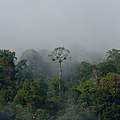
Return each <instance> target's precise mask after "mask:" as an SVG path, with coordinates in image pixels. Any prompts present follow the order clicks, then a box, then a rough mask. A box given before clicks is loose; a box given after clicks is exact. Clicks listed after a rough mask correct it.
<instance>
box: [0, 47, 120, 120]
mask: <svg viewBox="0 0 120 120" xmlns="http://www.w3.org/2000/svg"><path fill="white" fill-rule="evenodd" d="M104 56H105V57H102V58H101V60H98V59H97V58H96V62H92V61H89V60H88V61H82V60H78V61H76V60H75V59H74V58H73V55H72V54H71V50H68V49H66V48H64V47H57V48H55V49H54V50H53V51H49V50H40V51H36V50H34V49H29V50H26V51H25V52H23V54H22V55H21V57H19V58H17V57H16V54H15V52H13V51H10V50H3V49H1V50H0V120H120V50H117V49H111V50H108V51H107V52H106V54H105V55H104ZM86 57H87V56H86ZM98 57H99V56H98ZM103 58H104V59H103ZM88 59H89V58H88Z"/></svg>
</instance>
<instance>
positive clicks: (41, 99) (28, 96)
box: [14, 81, 46, 109]
mask: <svg viewBox="0 0 120 120" xmlns="http://www.w3.org/2000/svg"><path fill="white" fill-rule="evenodd" d="M45 101H46V92H45V91H44V89H42V88H41V87H40V85H38V84H37V83H35V82H31V83H29V82H28V81H25V82H24V84H23V87H22V89H20V90H19V91H18V92H17V94H16V96H15V99H14V102H15V103H17V104H22V105H27V106H28V107H29V108H31V109H32V108H33V109H34V108H36V107H38V108H41V107H43V105H44V103H45Z"/></svg>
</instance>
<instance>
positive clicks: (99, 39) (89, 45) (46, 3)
mask: <svg viewBox="0 0 120 120" xmlns="http://www.w3.org/2000/svg"><path fill="white" fill-rule="evenodd" d="M57 46H64V47H66V48H70V49H76V50H75V51H77V50H78V53H79V51H80V50H81V49H84V50H86V51H96V52H97V51H98V52H100V51H102V52H103V51H106V50H107V49H111V48H117V49H120V1H119V0H114V1H113V0H100V1H96V0H60V1H58V0H34V1H33V0H0V48H3V49H10V50H14V51H16V52H17V54H21V52H23V51H24V50H26V49H37V50H39V49H53V48H54V47H57Z"/></svg>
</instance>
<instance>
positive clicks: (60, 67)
mask: <svg viewBox="0 0 120 120" xmlns="http://www.w3.org/2000/svg"><path fill="white" fill-rule="evenodd" d="M61 79H62V64H61V63H60V64H59V95H61Z"/></svg>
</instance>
